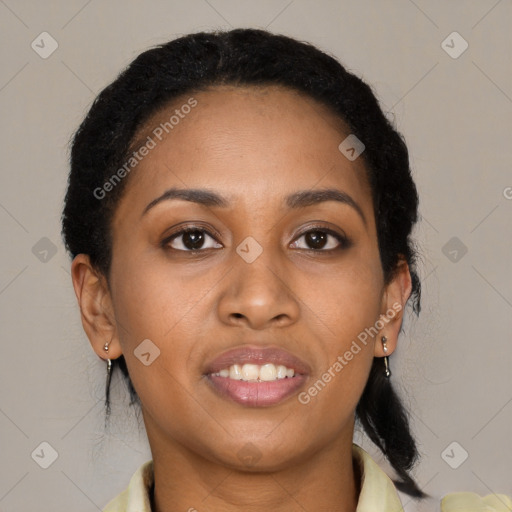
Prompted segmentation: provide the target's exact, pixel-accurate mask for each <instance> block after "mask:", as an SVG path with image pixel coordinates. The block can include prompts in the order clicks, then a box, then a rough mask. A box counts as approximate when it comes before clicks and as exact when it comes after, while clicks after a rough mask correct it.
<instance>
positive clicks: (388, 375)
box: [381, 336, 391, 379]
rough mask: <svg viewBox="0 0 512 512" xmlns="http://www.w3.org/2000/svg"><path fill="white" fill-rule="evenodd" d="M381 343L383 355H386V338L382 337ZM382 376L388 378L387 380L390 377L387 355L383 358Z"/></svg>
mask: <svg viewBox="0 0 512 512" xmlns="http://www.w3.org/2000/svg"><path fill="white" fill-rule="evenodd" d="M381 341H382V350H384V354H387V352H388V347H387V345H386V341H388V339H387V338H386V336H382V338H381ZM384 374H385V375H386V378H388V379H389V377H390V376H391V370H390V369H389V360H388V356H387V355H385V356H384Z"/></svg>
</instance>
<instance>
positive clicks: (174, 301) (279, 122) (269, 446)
mask: <svg viewBox="0 0 512 512" xmlns="http://www.w3.org/2000/svg"><path fill="white" fill-rule="evenodd" d="M193 97H194V98H195V99H196V100H197V102H198V104H197V106H196V107H195V108H194V109H193V110H192V111H191V112H190V113H189V114H187V115H186V116H185V117H184V118H183V119H180V122H179V124H177V125H176V126H175V127H174V128H173V130H172V132H171V133H170V134H169V135H168V136H166V137H165V138H164V140H162V141H161V142H159V143H158V144H157V146H156V147H155V148H154V149H152V150H151V151H150V152H149V154H148V155H147V156H146V157H145V158H144V159H143V160H142V161H141V162H140V163H139V164H138V165H137V167H136V169H135V170H134V171H133V172H132V174H130V176H129V178H128V179H129V182H128V183H127V188H126V190H125V192H124V195H123V197H122V199H121V201H120V203H119V206H118V208H117V210H116V212H115V216H114V219H113V226H112V229H113V259H112V267H111V273H110V276H109V285H108V284H107V280H106V279H105V277H104V276H102V275H99V274H98V273H97V272H95V270H94V269H93V268H92V267H91V265H90V262H89V259H88V257H87V255H83V254H81V255H78V256H76V258H75V259H74V261H73V264H72V277H73V284H74V288H75V292H76V295H77V298H78V301H79V304H80V309H81V314H82V323H83V326H84V329H85V331H86V333H87V335H88V337H89V339H90V342H91V345H92V347H93V349H94V350H95V351H96V353H97V354H98V356H99V357H101V358H103V359H105V358H106V357H107V354H105V352H104V351H103V345H104V344H105V342H106V341H110V340H111V342H110V345H109V355H108V357H111V358H116V357H118V356H119V355H121V354H124V356H125V358H126V362H127V365H128V369H129V372H130V375H131V378H132V381H133V383H134V386H135V389H136V390H137V393H138V394H139V396H140V398H141V402H142V409H143V417H144V422H145V425H146V430H147V433H148V438H149V442H150V446H151V450H152V455H153V460H154V465H155V502H154V505H153V507H154V510H157V511H159V512H163V511H178V510H179V511H182V510H188V509H189V508H191V507H195V508H196V509H197V510H199V511H221V510H222V511H223V512H226V511H227V512H229V511H232V510H233V511H234V510H241V509H243V510H250V511H260V510H261V511H263V510H274V511H277V512H280V511H287V512H290V511H299V510H300V511H303V510H315V511H344V512H349V511H352V512H353V511H355V509H356V506H357V500H358V493H359V488H358V486H359V479H360V475H358V473H357V472H355V471H354V469H353V463H352V456H351V445H352V438H353V437H352V436H353V430H354V411H355V408H356V405H357V402H358V400H359V398H360V396H361V394H362V392H363V389H364V386H365V384H366V381H367V378H368V374H369V371H370V367H371V364H372V360H373V358H374V357H382V356H384V352H383V350H382V344H381V341H380V337H381V336H382V335H385V336H386V337H387V339H388V341H387V346H388V355H389V354H391V353H392V352H393V351H394V350H395V348H396V343H397V338H398V333H399V329H400V325H401V321H402V311H403V310H401V311H400V312H399V313H398V314H397V315H396V316H395V317H394V318H393V319H392V320H389V321H388V322H387V323H385V325H384V327H383V328H382V330H381V331H380V332H379V335H378V336H376V337H375V338H370V339H369V342H368V343H367V344H366V345H362V344H360V345H361V348H362V350H361V351H360V352H359V353H358V354H357V355H354V357H353V359H352V360H351V361H350V362H348V364H347V365H346V366H345V367H344V368H343V370H342V371H341V372H339V374H337V375H336V377H334V378H333V379H332V380H331V382H329V383H328V384H327V385H326V386H325V388H324V389H322V391H321V392H319V393H318V394H317V395H316V396H315V397H313V398H312V399H311V401H310V402H309V403H308V404H306V405H304V404H301V403H300V402H299V401H298V399H297V396H296V394H295V395H294V396H291V397H289V398H288V399H286V400H285V401H283V402H282V403H279V404H277V405H273V406H270V407H260V408H254V407H246V406H243V405H240V404H237V403H234V402H232V401H230V400H228V399H226V398H223V397H221V396H218V395H217V394H216V393H215V392H214V391H213V390H212V388H211V386H210V385H209V384H208V382H207V379H206V378H205V376H204V375H203V373H204V370H205V366H206V364H207V363H208V362H210V361H211V360H212V359H213V358H215V357H216V356H217V355H219V354H220V353H222V352H224V351H225V350H227V349H231V348H234V347H239V346H242V345H244V344H246V343H252V344H256V345H261V346H277V347H281V348H284V349H285V350H288V351H289V352H291V353H292V354H294V355H296V356H298V357H299V358H301V359H302V360H303V361H305V362H307V363H308V364H309V366H310V368H311V374H310V375H309V376H308V379H307V382H306V384H305V385H304V386H303V388H301V389H300V390H299V391H304V390H306V389H307V388H308V387H309V386H311V385H312V383H314V382H315V381H317V380H318V378H319V377H320V376H321V375H322V374H323V373H324V372H325V371H327V370H328V368H330V367H331V366H332V365H333V364H334V362H335V361H336V360H337V357H338V356H339V355H343V354H344V353H345V352H346V351H347V350H348V349H349V347H350V345H351V343H352V342H353V340H356V339H357V336H358V334H359V333H361V332H362V331H364V329H365V328H368V327H370V326H373V325H375V322H376V321H377V320H379V318H380V315H384V314H385V313H386V311H387V310H388V309H389V308H391V307H392V306H393V305H395V307H396V304H399V305H400V306H402V308H403V306H405V303H406V301H407V299H408V297H409V294H410V291H411V281H410V275H409V270H408V267H407V265H406V264H405V263H403V264H401V265H400V267H399V268H398V271H397V272H396V275H395V277H394V278H393V280H392V281H391V282H390V283H387V284H385V281H384V276H383V272H382V267H381V263H380V259H379V251H378V245H377V234H376V227H375V221H374V212H373V206H372V201H371V193H370V190H369V187H368V184H367V180H366V174H365V169H364V162H363V160H362V158H358V159H356V160H355V161H353V162H351V161H349V160H348V159H347V158H345V156H344V155H343V154H342V153H341V152H340V151H339V150H338V145H339V144H340V143H341V141H342V140H343V139H344V138H345V137H346V136H347V135H348V134H349V133H350V132H349V131H348V130H347V129H346V127H345V126H344V124H343V123H342V122H341V121H340V120H339V119H338V118H337V117H335V116H333V115H332V114H331V113H330V111H329V110H328V109H327V108H326V107H324V106H322V105H320V104H319V103H317V102H316V101H314V100H313V99H310V98H308V97H305V96H303V95H300V94H299V93H297V92H294V91H290V90H287V89H284V88H280V87H274V86H273V87H265V88H256V87H243V88H240V87H239V88H235V87H228V86H222V87H216V88H212V89H209V90H205V91H201V92H197V93H195V94H193ZM188 98H189V96H187V97H184V98H181V99H179V101H174V102H173V103H172V105H168V106H167V107H166V108H164V109H162V110H161V111H160V112H158V113H157V114H156V115H155V116H154V117H153V118H152V119H150V120H149V121H148V122H147V123H146V124H145V125H144V126H143V127H142V128H141V129H140V130H139V133H138V139H139V140H145V138H146V137H147V136H148V135H150V134H151V132H152V129H154V127H155V126H158V124H159V123H160V122H162V121H165V120H168V119H169V117H170V116H171V115H172V114H173V112H174V110H175V109H176V108H179V106H180V105H182V104H184V103H185V102H186V101H187V100H188ZM171 187H179V188H207V189H209V190H212V191H215V192H217V193H218V194H221V195H223V196H225V197H226V199H228V200H230V201H231V205H230V206H229V207H227V208H220V207H217V206H211V207H205V206H202V205H199V204H196V203H193V202H189V201H185V200H176V199H174V200H167V201H163V202H161V203H159V204H157V205H156V206H154V208H151V209H150V210H149V211H148V212H147V213H146V214H144V215H143V211H144V209H145V207H146V206H147V205H148V204H149V203H150V202H151V201H153V200H154V199H155V198H157V197H159V196H160V195H161V194H162V193H163V192H164V191H165V190H167V189H169V188H171ZM323 188H336V189H338V190H340V191H343V192H345V193H346V194H348V195H350V196H351V198H352V199H353V200H354V201H355V202H356V203H357V204H358V205H359V207H360V209H361V211H362V213H363V215H364V217H365V221H364V220H363V219H362V218H361V216H360V215H359V213H358V212H357V211H356V209H354V208H353V207H352V206H350V205H348V204H342V203H339V202H335V201H327V202H323V203H319V204H314V205H311V206H308V207H305V208H302V209H297V210H295V209H289V208H287V207H286V205H285V203H284V197H285V196H287V195H288V194H291V193H293V192H297V191H299V190H312V189H314V190H319V189H323ZM318 223H321V225H322V227H325V228H327V229H331V230H333V231H335V232H337V233H339V234H340V235H343V233H344V234H345V235H346V236H347V237H348V238H349V239H350V240H351V244H350V245H349V246H348V247H345V248H344V247H343V246H342V247H341V248H337V247H339V245H340V242H338V241H337V240H336V239H335V238H333V237H332V236H330V235H329V236H328V237H327V239H326V241H325V243H324V245H323V246H322V244H320V245H319V246H317V247H318V248H317V249H316V250H315V248H314V247H315V246H314V245H313V246H312V245H311V243H309V245H308V238H307V237H306V236H304V233H305V232H306V231H309V230H310V229H311V228H314V229H312V230H313V231H314V230H316V231H318V229H319V228H318V227H317V224H318ZM184 226H197V229H206V230H207V231H209V232H210V233H211V234H212V235H213V236H214V238H211V237H210V236H209V235H207V234H205V242H204V246H203V247H205V248H204V249H201V250H202V251H203V252H200V253H199V254H196V255H194V254H191V253H190V252H185V250H186V247H187V246H185V245H184V243H185V238H186V235H185V236H181V237H180V236H178V238H175V239H174V240H173V241H169V242H167V245H166V246H164V247H163V246H162V245H161V243H162V241H164V240H165V239H166V238H167V239H168V238H169V236H171V235H172V234H173V233H175V232H177V231H179V230H180V229H182V228H183V227H184ZM248 236H251V237H253V238H254V239H255V240H256V241H257V242H258V244H259V245H260V246H261V248H262V249H263V252H262V254H261V255H260V256H259V257H258V258H257V259H256V260H255V261H254V262H252V263H247V262H246V261H244V259H242V258H241V257H240V256H239V254H237V252H236V248H237V246H238V245H239V244H240V243H241V242H242V241H243V240H244V239H245V238H246V237H248ZM189 244H190V239H189ZM179 249H182V251H180V250H179ZM331 249H332V250H331ZM145 339H150V340H151V341H152V342H153V343H154V344H155V345H156V346H157V347H158V348H159V349H160V356H159V357H158V358H157V359H156V360H155V361H154V362H153V363H152V364H151V365H149V366H145V365H143V364H142V363H141V362H140V361H139V359H137V358H136V357H135V355H134V350H135V349H136V347H137V346H138V345H139V344H140V343H141V341H142V340H145ZM249 446H251V447H255V449H256V450H257V454H258V457H257V458H258V460H257V461H256V462H255V464H254V465H252V466H250V467H249V466H247V464H246V463H245V462H244V461H243V459H242V458H241V457H240V453H244V450H247V449H248V447H249ZM253 449H254V448H253ZM241 450H242V452H241ZM242 507H243V508H242Z"/></svg>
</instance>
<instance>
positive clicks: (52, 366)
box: [0, 0, 512, 512]
mask: <svg viewBox="0 0 512 512" xmlns="http://www.w3.org/2000/svg"><path fill="white" fill-rule="evenodd" d="M230 27H258V28H267V29H269V30H271V31H273V32H278V33H284V34H287V35H290V36H293V37H297V38H299V39H302V40H306V41H309V42H312V43H313V44H316V45H317V46H319V47H320V48H321V49H323V50H325V51H327V52H330V53H331V54H333V55H335V56H336V57H337V58H339V59H340V60H341V62H342V63H343V64H344V65H346V66H347V67H348V68H349V69H350V70H351V71H353V72H355V73H356V74H358V75H360V76H361V77H363V79H365V80H366V81H367V82H369V83H370V84H371V85H372V87H373V88H374V91H375V93H376V94H377V96H378V98H379V100H380V101H381V104H382V106H383V109H384V110H385V111H386V112H387V115H389V116H390V118H391V119H393V120H394V122H395V123H396V126H397V127H398V129H399V130H400V131H401V132H402V133H403V134H404V136H405V139H406V142H407V144H408V147H409V150H410V154H411V163H412V168H413V171H414V176H415V179H416V182H417V185H418V188H419V193H420V199H421V205H420V211H421V214H422V220H421V222H420V223H419V225H418V228H417V230H416V231H415V236H416V239H417V240H418V244H419V247H420V250H421V253H422V260H421V261H420V269H419V270H420V275H421V280H422V285H423V311H422V313H421V315H420V317H419V318H418V319H415V318H414V317H413V315H412V314H408V316H407V319H406V322H405V326H404V330H405V332H404V333H403V335H402V336H401V338H400V341H399V347H398V349H397V351H396V352H395V353H393V355H392V356H391V358H390V364H391V369H392V371H393V376H392V379H393V383H394V384H395V386H396V387H397V388H398V389H399V390H400V391H401V393H402V394H403V396H404V400H405V402H406V403H407V405H408V406H409V407H410V408H411V411H412V413H411V421H412V427H413V430H414V433H415V435H416V438H417V440H418V445H419V449H420V452H421V455H422V460H421V462H420V463H419V464H418V466H417V467H416V468H415V470H414V475H415V477H416V479H417V480H418V482H419V484H420V486H421V487H422V488H423V489H424V490H425V491H426V492H428V493H430V494H432V495H433V496H434V499H433V500H432V501H428V502H424V503H423V504H421V505H419V504H418V503H416V502H415V501H414V500H411V499H410V498H409V497H408V496H406V495H401V498H402V500H403V503H404V505H405V509H406V511H407V512H412V511H427V510H428V511H433V510H438V507H439V500H440V498H441V497H442V496H443V495H444V494H446V493H449V492H456V491H473V492H476V493H479V494H481V495H486V494H490V493H505V494H512V462H511V461H512V448H511V424H512V385H511V384H512V378H511V371H510V369H511V367H512V355H511V354H512V349H511V346H512V339H511V331H512V272H511V256H512V244H511V234H512V172H511V156H512V149H511V145H512V144H511V142H512V140H511V134H512V72H511V70H512V60H511V59H512V58H511V55H512V30H511V27H512V2H511V1H510V0H500V1H497V0H481V1H477V0H474V1H469V0H466V1H463V0H457V1H456V0H451V1H449V2H447V1H444V0H436V1H427V0H415V1H413V0H387V1H380V2H378V1H373V2H372V1H369V0H364V1H356V0H352V1H346V0H337V1H335V0H322V1H306V0H292V1H290V0H274V1H270V0H264V1H261V0H260V1H257V2H256V1H247V0H245V1H235V0H191V1H186V2H185V1H182V2H179V1H174V0H173V1H167V2H166V1H163V0H160V1H158V0H155V1H133V0H132V1H127V2H122V1H120V0H110V1H108V2H106V1H104V2H102V1H100V0H90V1H85V0H66V1H64V0H60V1H52V2H38V1H35V0H34V1H27V0H0V38H1V45H0V55H1V62H2V65H1V75H0V117H1V119H2V131H1V145H2V151H1V153H0V154H1V188H0V226H1V230H2V231H1V233H2V236H1V244H2V250H1V269H0V311H1V326H2V327H1V328H2V343H1V347H2V352H1V357H0V447H1V461H2V462H1V464H0V466H1V467H0V510H1V511H2V512H26V511H29V510H38V511H41V512H44V511H52V512H55V511H57V512H58V511H66V510H73V511H74V512H85V511H91V510H99V509H100V508H101V507H103V506H104V505H105V504H106V502H107V501H108V500H110V499H111V498H112V497H114V496H115V495H116V494H117V493H119V492H120V491H121V490H123V489H124V488H125V487H126V486H127V484H128V481H129V479H130V477H131V475H132V474H133V472H134V471H135V470H136V469H137V468H138V466H139V465H140V464H141V463H142V462H144V461H146V460H148V459H149V458H150V456H151V455H150V452H149V449H148V444H147V440H146V437H145V432H144V429H143V426H141V427H140V428H139V423H138V421H137V419H136V417H135V415H134V413H133V411H132V410H131V409H130V408H129V407H128V405H127V394H126V391H125V388H124V385H123V384H122V383H121V382H119V381H116V382H114V387H113V397H112V399H113V402H114V411H113V417H112V422H111V425H110V428H109V429H108V430H105V428H104V424H103V420H104V409H103V402H102V400H103V393H104V378H105V370H106V369H105V364H104V362H103V361H100V360H99V358H98V357H97V356H96V355H95V354H94V353H93V352H92V349H91V348H90V345H89V342H88V339H87V337H86V336H85V334H84V332H83V330H82V326H81V322H80V315H79V309H78V305H77V303H76V299H75V295H74V292H73V289H72V284H71V278H70V274H69V269H70V260H69V258H68V256H67V254H66V253H65V251H64V248H63V244H62V241H61V237H60V214H61V208H62V201H63V197H64V193H65V187H66V180H67V173H68V163H67V162H68V160H67V159H68V148H67V145H68V141H69V139H70V137H71V135H72V134H73V132H74V130H75V129H76V128H77V127H78V124H79V123H80V121H81V120H82V118H83V116H84V115H85V113H86V111H87V109H88V108H89V107H90V105H91V102H92V101H93V99H94V98H95V96H96V95H97V94H98V93H99V92H100V90H101V89H103V88H104V87H105V86H106V85H107V84H108V83H109V82H111V81H112V80H113V79H114V78H115V76H116V75H117V73H118V72H119V71H120V70H121V69H122V68H123V67H124V66H126V65H127V64H128V63H129V62H130V61H131V60H132V59H133V58H135V57H136V56H137V55H138V54H139V53H140V52H141V51H143V50H144V49H146V48H148V47H149V46H152V45H155V44H158V43H162V42H164V41H167V40H169V39H173V38H175V37H177V36H179V35H182V34H185V33H189V32H194V31H199V30H210V29H214V28H230ZM57 45H58V46H57ZM466 46H467V47H466ZM52 50H54V51H53V52H52ZM140 425H142V422H140ZM355 440H356V442H358V443H360V444H361V445H362V446H363V448H365V449H366V450H367V451H369V452H370V453H371V454H372V456H374V458H375V459H376V460H377V461H378V462H379V463H380V464H381V465H382V467H383V468H384V469H385V470H386V471H388V472H389V474H390V475H392V473H391V472H390V470H389V466H388V465H387V464H386V461H385V460H384V459H383V457H382V455H381V454H380V452H378V450H376V449H375V448H374V447H373V446H372V444H371V443H370V442H369V440H368V439H367V438H366V437H364V436H363V435H362V434H361V433H360V432H356V435H355ZM41 443H48V444H43V445H41ZM55 457H57V458H56V459H55ZM53 459H55V460H53ZM45 465H48V467H47V468H46V469H44V468H43V467H42V466H45ZM197 508H198V509H199V510H200V506H198V507H197Z"/></svg>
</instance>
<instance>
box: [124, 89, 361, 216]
mask: <svg viewBox="0 0 512 512" xmlns="http://www.w3.org/2000/svg"><path fill="white" fill-rule="evenodd" d="M191 105H193V106H192V107H191ZM349 134H350V130H349V129H348V126H347V125H346V124H345V123H344V122H343V121H342V120H341V119H340V118H339V117H338V116H336V115H335V114H333V113H332V112H331V111H330V110H329V109H328V108H327V107H326V106H324V105H323V104H321V103H319V102H317V101H315V100H314V99H312V98H310V97H308V96H306V95H304V94H301V93H299V92H297V91H293V90H290V89H287V88H284V87H280V86H269V87H253V86H244V87H238V86H237V87H235V86H216V87H213V88H209V89H206V90H202V91H196V92H192V93H190V94H187V95H184V96H182V97H180V98H177V99H175V100H173V102H172V104H168V105H167V106H166V107H164V108H162V109H160V110H159V111H158V112H157V113H156V114H155V115H153V116H152V117H151V118H150V119H149V120H147V121H146V122H145V123H144V124H143V126H142V127H141V128H140V129H139V130H138V133H137V136H136V137H135V141H134V143H133V144H132V150H133V151H137V148H139V147H141V146H144V145H147V146H151V147H152V148H151V150H150V151H148V152H146V156H144V157H143V158H141V159H140V161H139V162H138V163H137V165H136V167H135V169H134V171H133V173H132V174H131V175H130V176H129V183H128V186H127V189H126V191H125V193H124V198H123V201H124V200H125V199H126V197H128V198H129V199H128V200H129V201H130V203H132V206H133V202H136V203H140V204H142V203H144V206H145V205H146V204H147V203H149V202H150V201H151V200H152V199H154V198H155V197H156V196H157V195H160V194H161V193H162V192H163V191H164V190H165V189H166V188H170V187H172V186H179V187H180V188H185V187H190V188H199V187H202V188H211V189H215V190H221V191H223V192H224V194H223V195H225V196H226V197H230V198H235V199H240V200H244V199H247V198H248V197H249V196H250V197H252V198H253V199H254V200H256V199H258V200H259V204H261V201H262V200H263V199H264V200H265V203H266V204H270V203H272V202H273V201H274V200H275V201H276V202H278V201H279V200H280V197H278V196H282V195H283V194H282V193H281V192H282V191H284V190H286V192H287V193H289V192H293V191H294V190H296V189H312V188H316V187H320V188H325V187H332V186H337V187H338V188H342V189H343V190H345V191H350V193H351V194H352V195H354V196H357V197H358V198H359V200H360V201H363V200H365V199H368V197H369V196H370V193H369V188H368V182H367V177H366V169H365V166H364V163H363V160H362V158H358V159H356V160H355V161H349V160H348V159H347V158H346V157H345V156H344V155H343V154H342V153H341V152H340V151H339V149H338V146H339V144H340V143H341V142H342V141H343V140H344V139H345V138H346V137H347V136H348V135H349ZM274 192H275V194H274ZM142 208H143V207H142Z"/></svg>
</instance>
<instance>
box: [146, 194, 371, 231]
mask: <svg viewBox="0 0 512 512" xmlns="http://www.w3.org/2000/svg"><path fill="white" fill-rule="evenodd" d="M173 199H181V200H184V201H190V202H192V203H197V204H200V205H203V206H206V207H217V208H228V207H229V206H231V203H230V201H229V200H228V199H226V198H225V197H222V196H221V195H219V194H217V193H216V192H212V191H211V190H206V189H194V188H188V189H186V188H181V189H180V188H170V189H168V190H166V191H165V192H164V193H163V194H162V195H161V196H159V197H157V198H156V199H153V201H151V202H150V203H149V204H148V205H147V206H146V207H145V208H144V210H143V212H142V215H141V217H142V216H144V215H145V214H146V213H147V212H148V211H149V210H151V209H152V208H154V207H155V206H156V205H157V204H159V203H161V202H163V201H170V200H173ZM327 201H337V202H339V203H343V204H346V205H348V206H350V207H352V208H353V209H354V210H355V211H356V212H357V213H358V214H359V216H360V217H361V219H362V220H363V222H364V224H365V225H366V217H365V216H364V213H363V210H362V209H361V207H360V206H359V205H358V204H357V203H356V201H354V199H352V197H351V196H350V195H348V194H347V193H346V192H343V191H341V190H337V189H334V188H327V189H320V190H300V191H298V192H294V193H293V194H290V195H288V196H286V198H285V203H286V205H287V206H288V208H290V209H300V208H306V207H308V206H312V205H315V204H320V203H324V202H327Z"/></svg>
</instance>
